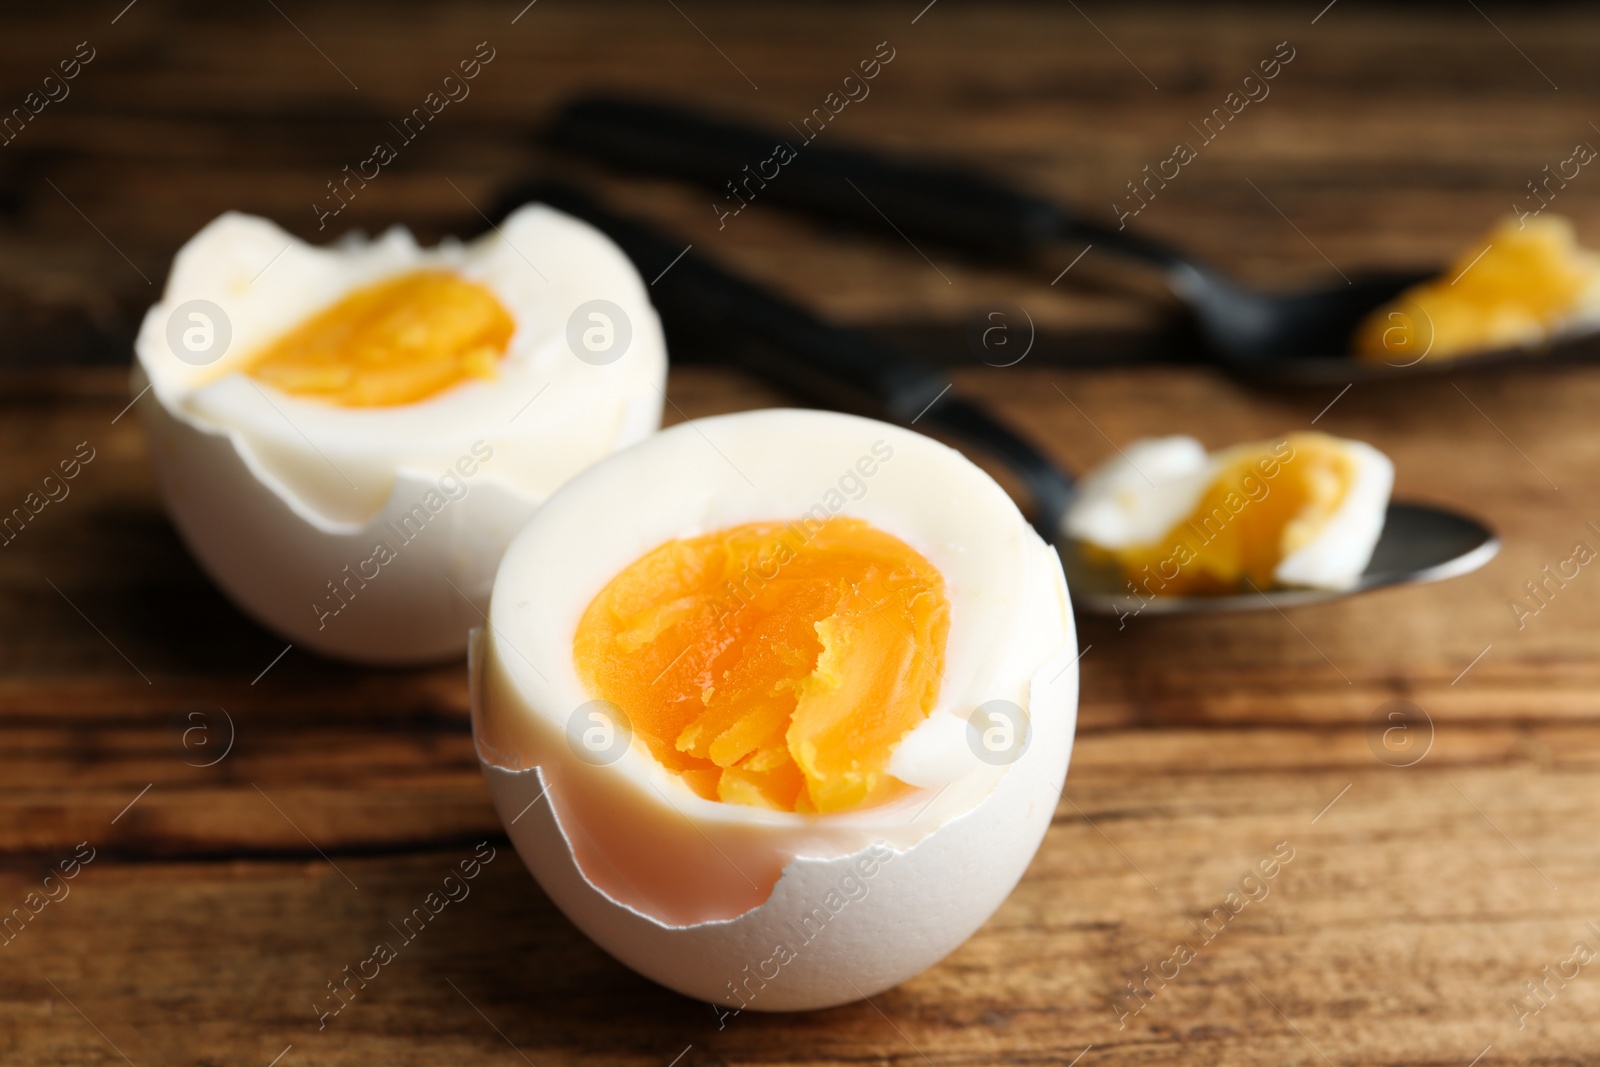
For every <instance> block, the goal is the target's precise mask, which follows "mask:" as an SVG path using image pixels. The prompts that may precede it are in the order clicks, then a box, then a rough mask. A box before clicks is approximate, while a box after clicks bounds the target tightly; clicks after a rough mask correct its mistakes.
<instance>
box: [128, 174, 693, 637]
mask: <svg viewBox="0 0 1600 1067" xmlns="http://www.w3.org/2000/svg"><path fill="white" fill-rule="evenodd" d="M430 345H434V346H446V347H448V348H449V351H448V353H443V352H439V351H430V349H429V346H430ZM341 346H343V347H342V348H341ZM136 351H137V357H138V362H137V367H136V369H135V382H134V385H135V389H136V390H144V389H145V387H146V385H148V387H149V388H148V391H147V392H145V393H144V394H143V395H142V396H141V399H140V401H139V405H138V406H139V408H140V414H141V416H142V418H143V421H144V424H145V427H146V430H147V434H148V437H149V440H150V445H151V452H152V456H153V460H154V463H155V466H156V470H157V474H158V476H159V480H160V483H161V487H162V491H163V495H164V497H165V500H166V503H167V506H168V510H169V512H170V513H171V515H172V517H173V520H174V522H175V524H176V525H177V527H178V529H179V532H180V533H181V534H182V536H183V538H184V540H185V541H186V542H187V544H188V545H189V547H190V549H191V550H192V551H193V552H194V554H195V555H196V557H197V558H198V559H199V561H200V562H201V564H202V565H203V566H204V568H205V569H206V571H207V572H208V573H209V574H210V575H211V577H212V578H213V579H214V580H215V581H216V582H217V583H218V584H219V585H221V586H222V588H223V589H224V590H225V591H226V592H227V593H228V594H229V595H230V596H231V597H232V598H233V599H234V600H235V601H236V602H237V603H238V604H239V605H240V606H241V607H242V608H244V609H245V610H246V611H247V612H248V613H250V614H251V615H253V616H254V617H255V618H256V619H257V620H258V621H260V622H262V623H263V624H265V625H266V626H268V627H270V628H271V629H274V630H276V631H277V632H278V633H280V634H282V635H283V636H284V637H286V638H287V639H288V640H291V641H293V642H294V643H295V644H297V645H304V646H308V647H310V648H314V649H317V650H319V651H321V652H324V653H327V654H331V655H336V656H343V657H348V658H352V659H357V660H362V661H368V662H389V663H399V662H410V661H417V660H427V659H437V658H441V657H445V656H449V655H452V654H457V653H459V652H460V651H461V650H462V649H463V648H464V647H465V643H466V633H467V630H468V629H469V628H470V627H471V626H473V625H476V624H479V623H481V621H482V614H481V612H482V609H483V607H484V606H485V605H486V602H487V594H488V589H489V584H490V582H491V581H492V578H493V575H494V569H495V566H496V564H497V563H498V561H499V557H500V554H501V552H502V551H503V550H504V547H505V545H506V544H507V543H508V542H509V540H510V538H511V536H512V535H513V534H515V533H516V531H517V530H518V529H520V528H521V526H522V525H523V523H524V522H526V521H527V518H528V517H529V516H530V515H531V514H532V513H533V512H534V511H535V510H536V509H537V508H538V506H539V505H540V504H541V503H542V502H543V500H544V499H545V498H546V497H548V496H549V495H550V494H551V493H552V492H553V491H554V490H555V489H556V488H557V487H558V486H560V485H561V484H562V483H563V482H565V481H566V480H567V479H568V478H570V477H572V475H574V474H576V473H577V472H578V471H580V470H582V469H583V468H585V467H587V466H588V465H590V464H591V463H594V462H595V461H596V460H599V459H601V458H602V457H604V456H606V455H608V454H610V453H611V452H613V451H615V450H617V449H619V448H623V447H626V446H627V445H629V444H631V443H633V442H635V441H638V440H640V439H641V438H643V437H645V436H646V435H648V434H649V433H651V432H653V431H654V430H655V429H656V428H657V427H658V426H659V424H660V414H661V405H662V401H663V393H662V389H663V387H664V384H665V373H666V349H665V343H664V340H663V338H662V334H661V327H660V323H659V320H658V319H657V316H656V314H655V311H654V309H652V308H651V306H650V303H649V299H648V297H647V295H646V289H645V286H644V284H643V282H642V281H641V280H640V278H639V276H638V274H637V272H636V271H635V270H634V268H633V266H632V264H631V263H630V262H629V261H628V259H627V258H626V257H625V256H624V255H623V254H622V252H621V251H620V250H619V249H618V248H617V247H616V246H615V245H614V244H612V243H611V241H610V240H609V239H607V238H606V237H605V236H604V235H602V234H600V233H599V232H598V231H596V230H595V229H593V228H592V227H590V226H588V225H587V224H585V223H583V222H581V221H578V220H576V219H573V218H571V217H570V216H567V215H564V214H562V213H560V212H557V211H555V210H553V209H550V208H548V207H544V206H541V205H529V206H526V207H523V208H522V209H520V210H518V211H517V212H515V213H514V214H512V215H511V216H510V217H509V218H508V219H506V220H505V222H504V223H503V224H502V225H501V226H499V227H498V228H497V229H495V230H494V231H493V232H492V233H490V234H487V235H485V236H484V237H482V238H479V239H477V240H475V241H473V242H470V243H461V242H457V241H453V240H447V241H445V242H443V243H441V244H440V245H438V246H437V247H434V248H422V247H419V246H418V244H417V243H416V241H415V240H414V239H413V238H412V237H411V235H410V234H409V233H408V232H407V231H406V230H404V229H401V228H395V229H391V230H389V231H387V232H386V233H384V234H382V235H381V236H379V237H377V238H375V239H371V240H367V239H364V238H361V237H359V236H351V237H348V238H346V239H344V240H342V241H339V242H337V243H335V244H332V245H327V246H313V245H310V244H307V243H305V242H302V241H300V240H298V239H297V238H295V237H293V236H291V235H289V234H287V233H285V232H284V231H283V230H281V229H280V228H278V227H277V226H275V225H274V224H272V223H271V222H268V221H266V220H264V219H260V218H255V217H252V216H248V215H243V214H238V213H231V212H230V213H228V214H225V215H223V216H221V217H220V218H218V219H216V220H215V221H213V222H212V223H211V224H209V225H208V226H206V227H205V228H204V229H203V230H201V231H200V232H199V233H198V234H196V235H195V237H193V238H192V239H191V240H190V241H189V242H188V243H187V244H186V245H185V246H184V247H183V249H182V250H181V251H180V252H179V253H178V256H177V258H176V260H175V261H174V263H173V267H172V273H171V276H170V277H169V279H168V282H167V286H166V290H165V292H164V294H163V296H162V299H161V301H160V302H159V303H158V304H156V305H155V306H154V307H153V308H151V309H150V311H149V313H148V314H147V315H146V316H145V319H144V322H143V325H142V327H141V329H140V332H139V337H138V341H137V347H136ZM351 351H356V352H362V353H364V354H365V356H364V357H363V358H358V357H356V356H353V355H350V352H351ZM363 359H364V361H363Z"/></svg>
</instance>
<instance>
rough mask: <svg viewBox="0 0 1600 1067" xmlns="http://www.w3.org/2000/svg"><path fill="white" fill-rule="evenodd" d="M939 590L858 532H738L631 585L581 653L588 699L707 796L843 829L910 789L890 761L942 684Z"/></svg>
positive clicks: (652, 555) (925, 574) (687, 543)
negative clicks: (812, 816) (813, 817)
mask: <svg viewBox="0 0 1600 1067" xmlns="http://www.w3.org/2000/svg"><path fill="white" fill-rule="evenodd" d="M949 630H950V602H949V599H948V598H947V596H946V594H945V585H944V579H943V577H942V576H941V575H940V573H939V572H938V570H936V569H935V568H934V566H933V565H932V564H931V563H929V562H928V561H927V560H926V559H924V558H923V557H922V555H921V554H919V553H918V552H917V551H916V550H915V549H913V548H911V546H909V545H907V544H906V543H905V542H904V541H901V540H900V539H899V538H897V537H894V536H892V535H890V534H887V533H885V532H883V531H882V530H879V529H877V528H876V527H874V526H872V525H870V524H869V523H866V522H863V521H861V520H858V519H848V518H831V519H828V520H826V521H816V520H812V521H810V522H809V523H806V522H792V523H776V522H758V523H749V524H746V525H743V526H735V527H732V528H729V529H726V530H722V531H720V532H717V533H713V534H708V535H706V536H703V537H694V538H689V539H686V540H675V541H668V542H667V543H666V544H664V545H661V546H660V547H659V548H656V549H654V550H653V551H651V552H649V553H647V554H646V555H644V556H643V557H641V558H640V559H638V560H636V561H635V562H633V563H632V564H630V565H629V566H628V567H627V568H625V569H624V570H623V571H622V573H620V574H618V575H617V576H616V577H615V578H614V579H612V581H611V583H610V584H609V585H607V586H606V587H605V589H603V590H601V592H600V595H599V596H597V597H595V599H594V602H593V603H591V604H590V605H589V608H588V610H587V611H585V612H584V615H583V619H582V621H581V622H580V623H579V624H578V631H577V636H576V637H575V639H574V641H573V655H574V660H575V662H576V665H577V668H578V673H579V675H580V677H581V678H582V680H583V683H584V685H585V686H586V687H587V689H588V690H589V693H590V695H591V696H593V697H595V698H598V699H603V700H607V701H610V702H611V703H612V704H614V705H616V706H617V707H618V708H619V709H620V710H621V711H622V712H623V713H624V714H625V715H626V716H627V717H628V720H629V722H630V724H631V726H632V728H633V731H634V737H635V738H637V739H642V740H643V741H644V743H645V744H646V745H647V746H648V747H649V750H650V752H651V753H652V754H653V755H654V756H655V758H656V759H657V760H659V761H660V762H661V763H662V764H663V765H665V766H666V767H667V768H669V769H670V770H673V771H675V772H677V773H678V774H679V775H681V776H682V777H683V779H684V780H685V781H686V782H687V783H688V784H689V785H690V787H691V788H693V789H694V790H695V791H696V792H697V793H699V794H700V795H701V796H703V797H706V798H707V799H712V800H721V801H725V802H727V803H730V804H750V805H754V806H757V807H764V808H774V809H777V810H780V811H800V812H835V811H844V810H848V809H852V808H860V807H864V806H868V805H872V804H877V803H881V802H883V801H885V800H888V799H891V798H892V797H894V796H895V795H897V794H898V793H900V792H901V791H903V790H904V789H906V788H907V787H905V786H904V785H902V784H901V783H899V782H898V781H897V780H896V779H894V778H891V777H890V776H889V774H888V773H887V767H888V763H889V757H890V755H891V753H892V752H893V749H894V747H895V745H896V744H897V743H898V742H899V741H900V739H901V738H902V737H904V736H905V735H906V734H907V733H908V732H909V731H910V730H912V729H913V728H914V727H916V726H917V725H918V724H919V723H921V722H922V721H923V720H925V719H926V718H927V717H928V714H929V712H930V711H932V710H933V706H934V702H935V701H936V700H937V699H938V696H939V683H940V680H941V678H942V677H943V674H944V651H945V639H946V637H947V635H948V633H949Z"/></svg>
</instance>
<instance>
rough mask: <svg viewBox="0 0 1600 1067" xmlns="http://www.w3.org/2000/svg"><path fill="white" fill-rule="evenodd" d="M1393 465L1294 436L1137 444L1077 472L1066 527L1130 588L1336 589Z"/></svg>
mask: <svg viewBox="0 0 1600 1067" xmlns="http://www.w3.org/2000/svg"><path fill="white" fill-rule="evenodd" d="M1393 484H1394V465H1393V464H1392V463H1390V462H1389V459H1388V457H1387V456H1385V455H1384V454H1383V453H1381V452H1379V451H1378V450H1377V449H1375V448H1373V447H1372V446H1371V445H1367V444H1363V443H1362V442H1360V441H1351V440H1346V439H1343V438H1338V437H1330V436H1329V435H1327V434H1322V433H1294V434H1290V435H1288V436H1287V437H1284V438H1282V439H1280V440H1277V441H1261V442H1256V443H1253V444H1244V445H1236V446H1234V447H1232V448H1226V449H1223V450H1222V451H1220V452H1214V453H1211V454H1209V455H1208V454H1207V453H1206V450H1205V448H1204V447H1203V446H1202V445H1201V444H1200V442H1198V441H1196V440H1195V439H1194V438H1192V437H1160V438H1147V439H1145V440H1141V441H1136V442H1134V443H1133V444H1131V445H1129V446H1127V448H1125V449H1123V450H1122V451H1121V452H1119V454H1118V455H1117V456H1116V457H1114V458H1112V459H1110V460H1108V461H1107V462H1106V463H1105V464H1104V465H1103V466H1101V467H1099V468H1098V469H1096V470H1095V471H1094V472H1093V473H1091V474H1090V475H1089V476H1088V477H1086V478H1085V479H1084V480H1083V482H1082V484H1081V485H1080V487H1079V492H1078V496H1077V499H1076V500H1075V501H1074V503H1073V506H1072V508H1071V509H1070V510H1069V511H1068V513H1067V519H1066V526H1067V532H1068V533H1069V534H1071V535H1072V536H1073V537H1075V538H1077V539H1078V540H1080V541H1083V542H1085V543H1086V544H1088V545H1089V546H1091V548H1092V549H1097V550H1099V551H1100V552H1102V553H1103V554H1104V555H1105V556H1107V557H1108V558H1109V559H1111V560H1112V561H1113V562H1115V563H1116V565H1117V566H1118V567H1120V568H1121V569H1122V571H1123V572H1124V574H1125V575H1126V576H1127V578H1128V581H1129V582H1130V583H1131V585H1132V586H1133V587H1134V589H1135V592H1137V593H1138V594H1139V595H1141V596H1151V595H1160V594H1165V595H1169V596H1179V595H1195V594H1207V593H1235V592H1239V591H1240V590H1241V588H1244V589H1248V587H1247V586H1245V585H1244V583H1245V582H1246V581H1248V582H1251V583H1254V584H1255V586H1256V587H1257V588H1259V589H1267V588H1270V587H1272V586H1301V587H1307V588H1317V589H1347V588H1349V587H1351V586H1353V585H1354V584H1355V583H1356V580H1357V579H1358V578H1360V576H1361V573H1362V571H1364V570H1365V569H1366V566H1367V563H1368V562H1369V561H1370V560H1371V559H1372V551H1373V549H1374V548H1375V547H1376V545H1377V543H1378V536H1379V535H1380V534H1381V533H1382V532H1383V522H1384V515H1385V513H1386V510H1387V508H1388V504H1389V491H1390V489H1391V488H1392V487H1393Z"/></svg>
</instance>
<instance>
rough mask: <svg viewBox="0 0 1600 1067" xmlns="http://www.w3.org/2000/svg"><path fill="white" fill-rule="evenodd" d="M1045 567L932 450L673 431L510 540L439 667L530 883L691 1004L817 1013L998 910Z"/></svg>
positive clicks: (1055, 568)
mask: <svg viewBox="0 0 1600 1067" xmlns="http://www.w3.org/2000/svg"><path fill="white" fill-rule="evenodd" d="M1076 654H1077V643H1076V636H1075V632H1074V627H1073V617H1072V611H1071V606H1070V602H1069V600H1068V597H1067V589H1066V582H1065V580H1064V577H1063V574H1062V569H1061V565H1060V561H1059V560H1058V558H1057V557H1056V554H1055V552H1054V550H1053V549H1052V548H1051V547H1049V546H1048V545H1046V544H1045V543H1044V542H1043V541H1041V540H1040V539H1039V537H1038V535H1037V534H1036V533H1035V532H1034V531H1033V529H1032V527H1030V526H1029V524H1028V523H1027V522H1026V521H1025V520H1024V518H1023V516H1022V514H1021V513H1020V512H1019V511H1018V510H1017V508H1016V506H1015V505H1014V504H1013V503H1012V501H1011V500H1010V498H1009V497H1008V496H1007V495H1006V494H1005V492H1004V491H1003V490H1001V488H1000V487H999V486H998V485H997V484H996V483H995V482H994V481H993V480H992V479H991V478H990V477H989V476H988V475H987V474H986V473H984V472H983V471H982V470H980V469H979V468H978V467H976V466H974V465H973V464H972V463H971V462H969V461H968V460H967V459H965V458H964V457H962V456H961V455H960V453H958V452H956V451H954V450H953V449H950V448H948V447H946V446H944V445H942V444H940V443H938V442H936V441H933V440H932V439H930V438H927V437H923V436H921V435H919V434H917V433H914V432H912V431H909V430H905V429H901V428H898V427H895V426H891V425H888V424H885V423H880V422H875V421H872V420H869V419H862V418H857V417H854V416H849V415H843V414H838V413H831V412H820V411H794V410H773V411H756V412H747V413H742V414H737V415H726V416H720V417H716V418H709V419H703V420H699V421H696V422H691V423H686V424H683V425H680V426H676V427H673V428H672V429H669V430H667V431H665V432H663V433H660V434H657V435H656V436H654V437H652V438H650V439H649V440H647V441H645V442H643V443H641V444H638V445H635V446H634V447H632V448H630V449H628V450H626V451H624V452H620V453H618V454H617V455H615V456H613V457H611V458H609V459H607V460H605V461H603V462H601V463H599V464H598V465H596V466H594V467H592V468H590V469H589V470H587V471H585V472H584V473H583V474H581V475H579V476H578V477H576V478H574V479H573V480H572V481H571V482H569V483H568V484H567V485H566V486H564V487H563V488H562V489H561V490H559V491H558V492H557V493H556V494H555V495H554V496H553V497H551V499H550V500H549V501H548V502H547V503H546V504H545V506H544V507H543V508H541V509H540V511H539V512H538V513H537V514H536V515H535V516H534V517H533V519H532V520H531V521H530V522H529V524H528V526H527V527H526V528H525V529H524V530H523V531H522V532H521V533H520V534H518V535H517V538H516V539H515V540H514V541H513V542H512V544H511V546H510V547H509V549H508V550H507V552H506V555H505V558H504V560H503V561H502V563H501V567H500V573H499V575H498V576H497V577H496V579H495V586H494V593H493V597H492V601H491V605H490V610H489V624H488V625H487V626H486V627H485V628H484V629H483V631H482V632H481V633H480V634H479V635H478V639H477V640H476V641H475V643H474V646H473V649H472V653H471V657H470V658H471V678H472V690H473V724H474V733H475V737H476V740H477V744H478V751H479V756H480V760H481V761H482V763H483V766H484V774H485V776H486V778H487V781H488V784H489V788H490V792H491V794H492V795H493V797H494V801H495V805H496V808H497V810H498V811H499V813H500V816H501V818H502V820H503V821H504V822H505V824H506V828H507V832H508V833H509V834H510V836H511V839H512V841H513V843H514V844H515V846H516V848H517V850H518V852H519V854H520V855H521V856H522V858H523V860H524V862H525V863H526V864H527V866H528V867H529V869H530V870H531V871H532V872H533V874H534V876H535V878H536V879H537V880H538V881H539V883H540V885H541V886H542V887H543V888H544V890H545V892H546V893H548V894H549V896H550V897H551V899H552V900H553V901H554V902H555V903H556V904H557V905H558V906H559V907H560V908H561V909H562V911H563V912H565V913H566V915H567V916H568V917H569V918H570V919H571V920H572V921H573V922H574V923H575V924H577V925H578V926H579V927H580V928H581V929H582V930H584V931H585V933H587V934H588V935H589V936H590V937H591V938H593V939H594V940H595V941H596V942H597V943H598V944H599V945H600V946H601V947H603V948H604V949H606V950H607V951H608V952H610V953H611V954H612V955H613V956H615V957H616V958H617V959H619V960H621V961H622V962H623V963H625V964H627V965H628V966H630V967H632V968H633V969H635V970H636V971H638V972H639V973H641V974H644V975H646V976H647V977H649V978H652V979H654V980H656V981H658V982H660V983H662V984H663V985H666V986H669V987H671V988H673V989H676V990H678V991H680V992H682V993H685V994H687V995H690V996H694V997H698V998H701V999H704V1000H708V1001H711V1002H713V1003H715V1004H717V1005H721V1006H723V1007H722V1010H729V1011H737V1010H744V1009H747V1008H748V1009H749V1010H752V1011H755V1010H763V1011H765V1010H774V1011H775V1010H792V1009H806V1008H817V1007H824V1006H827V1005H831V1004H839V1003H843V1002H846V1001H851V1000H856V999H859V998H860V997H863V996H870V995H871V994H873V993H875V992H878V991H880V990H882V989H885V988H888V987H890V986H893V985H895V984H897V983H899V982H901V981H904V980H905V979H907V978H909V977H911V976H912V975H915V974H917V973H918V972H920V971H922V970H923V969H924V968H927V967H929V966H931V965H932V964H934V963H935V962H937V961H938V960H939V959H941V958H942V957H944V956H945V955H946V954H948V953H949V952H951V951H952V950H954V949H955V948H956V947H957V946H959V945H960V944H961V943H962V942H963V941H964V940H966V938H967V937H968V936H970V935H971V934H972V933H973V932H974V931H975V930H977V929H978V927H979V926H981V925H982V924H983V923H984V921H985V920H987V919H988V917H989V916H990V915H991V914H992V913H993V912H994V910H995V909H996V908H997V907H999V906H1000V904H1001V903H1002V902H1003V901H1004V899H1005V898H1006V896H1007V894H1009V893H1010V891H1011V889H1012V887H1013V886H1014V885H1015V884H1016V882H1017V880H1018V879H1019V878H1020V877H1021V876H1022V873H1023V871H1024V870H1025V868H1026V867H1027V865H1028V863H1029V861H1030V859H1031V858H1032V856H1033V854H1034V852H1035V850H1036V849H1037V848H1038V846H1039V843H1040V841H1041V839H1042V838H1043V835H1044V832H1045V830H1046V828H1047V827H1048V825H1049V822H1050V819H1051V816H1052V814H1053V813H1054V811H1055V808H1056V804H1057V802H1058V800H1059V797H1060V791H1061V788H1062V785H1063V782H1064V780H1065V775H1066V770H1067V762H1068V757H1069V755H1070V752H1071V746H1072V738H1073V727H1074V722H1075V717H1076V711H1077V691H1078V674H1077V662H1076Z"/></svg>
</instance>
